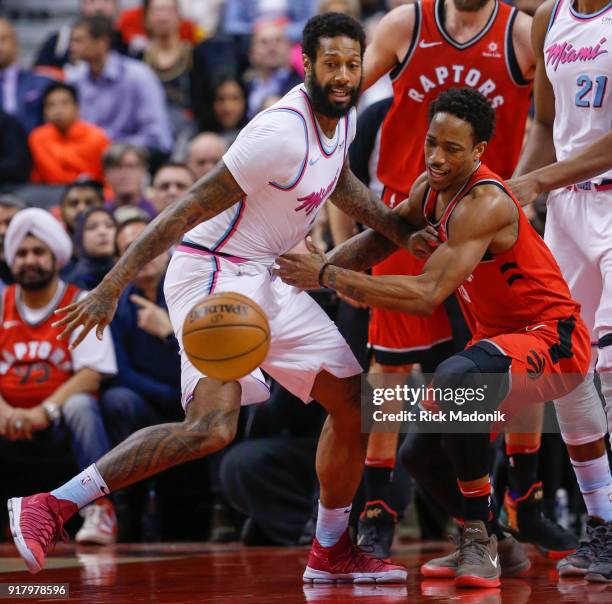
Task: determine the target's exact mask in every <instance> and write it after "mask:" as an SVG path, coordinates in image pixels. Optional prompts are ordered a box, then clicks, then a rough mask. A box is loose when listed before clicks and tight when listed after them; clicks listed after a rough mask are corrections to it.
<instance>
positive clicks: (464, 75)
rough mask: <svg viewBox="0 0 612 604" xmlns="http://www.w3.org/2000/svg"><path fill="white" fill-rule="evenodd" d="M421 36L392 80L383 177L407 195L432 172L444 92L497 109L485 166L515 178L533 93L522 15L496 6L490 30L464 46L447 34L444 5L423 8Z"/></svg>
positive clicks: (418, 24) (418, 17)
mask: <svg viewBox="0 0 612 604" xmlns="http://www.w3.org/2000/svg"><path fill="white" fill-rule="evenodd" d="M414 6H415V23H414V33H413V37H412V41H411V43H410V47H409V48H408V52H407V53H406V56H405V58H404V60H403V61H402V63H401V64H400V65H398V66H397V68H395V69H394V70H393V71H392V72H391V73H390V75H391V79H392V81H393V104H392V105H391V108H390V110H389V113H388V114H387V117H386V118H385V121H384V123H383V127H382V132H381V141H380V159H379V163H378V177H379V178H380V181H381V182H382V183H383V184H384V185H385V186H386V187H388V188H390V189H393V190H394V191H398V192H402V193H404V194H407V193H409V192H410V188H411V186H412V183H413V182H414V181H415V180H416V178H417V176H418V175H419V174H421V173H422V172H423V170H424V169H425V162H424V158H423V142H424V140H425V135H426V133H427V127H428V118H427V112H428V110H429V105H430V103H431V102H432V101H433V100H435V98H436V97H437V96H438V95H439V94H440V93H441V92H443V91H444V90H447V89H449V88H453V87H456V88H461V87H463V86H470V87H472V88H476V89H477V90H479V91H480V92H481V93H482V94H484V96H486V97H487V98H488V99H489V100H490V101H491V103H492V105H493V108H494V109H495V117H496V125H495V135H494V137H493V139H492V140H491V141H490V142H489V145H488V147H487V150H486V151H485V154H484V156H483V157H484V161H485V162H487V164H488V165H490V166H491V169H492V170H495V172H497V173H498V174H500V175H501V176H502V177H503V178H509V177H510V176H511V175H512V173H513V172H514V168H515V166H516V163H517V161H518V158H519V153H520V151H521V147H522V143H523V133H524V130H525V128H524V126H525V120H526V119H527V111H528V109H529V100H530V92H531V83H530V82H528V81H526V80H524V79H523V76H522V74H521V70H520V67H519V65H518V62H517V59H516V56H515V53H514V46H513V43H512V30H513V27H514V22H515V20H516V16H517V9H516V8H512V7H510V6H508V5H507V4H503V3H501V2H496V3H495V5H494V8H493V12H492V13H491V16H490V18H489V20H488V22H487V24H486V25H485V27H484V28H483V30H482V31H481V32H480V33H479V34H478V35H477V36H475V37H474V38H472V39H471V40H469V41H468V42H465V43H464V44H459V43H458V42H456V41H455V40H453V38H451V36H450V35H449V34H448V33H447V32H446V30H445V29H444V13H445V7H444V0H422V1H421V2H417V3H416V4H415V5H414Z"/></svg>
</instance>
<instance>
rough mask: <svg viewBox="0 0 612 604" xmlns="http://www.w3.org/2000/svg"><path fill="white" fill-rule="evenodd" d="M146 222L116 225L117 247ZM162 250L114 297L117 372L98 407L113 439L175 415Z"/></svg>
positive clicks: (175, 379)
mask: <svg viewBox="0 0 612 604" xmlns="http://www.w3.org/2000/svg"><path fill="white" fill-rule="evenodd" d="M146 224H147V223H146V222H144V221H142V220H139V219H132V220H129V221H127V222H125V223H124V224H122V225H121V226H120V227H119V229H118V231H117V237H116V241H117V252H118V254H119V255H121V254H123V252H124V251H125V250H126V249H127V248H128V246H129V245H130V244H131V243H132V242H133V241H134V239H136V238H137V237H138V236H139V235H140V233H142V231H143V230H144V229H145V227H146ZM169 259H170V258H169V255H168V254H167V253H164V254H163V255H161V256H158V257H157V258H155V259H154V260H152V261H151V262H149V264H147V265H146V266H145V267H144V268H143V269H142V270H141V271H140V273H138V275H137V276H136V278H135V279H134V280H133V282H132V283H131V284H130V285H128V287H127V289H126V290H125V291H124V292H123V294H122V296H121V298H120V299H119V305H118V307H117V312H116V313H115V317H114V319H113V321H112V323H111V332H112V336H113V341H114V343H115V350H116V353H117V365H118V367H119V372H118V373H117V376H116V377H115V381H114V385H113V387H111V388H109V389H108V390H106V392H105V393H104V394H103V395H102V400H101V404H102V409H103V413H104V418H105V421H106V425H107V428H108V431H109V434H110V436H111V439H112V440H113V442H115V443H117V442H121V441H122V440H124V439H125V438H127V437H128V436H129V435H130V434H132V432H135V431H136V430H139V429H140V428H144V427H145V426H150V425H154V424H160V423H164V422H168V421H180V420H181V419H182V418H183V410H182V408H181V403H180V401H181V372H180V357H179V355H178V342H177V341H176V338H175V337H174V332H173V330H172V325H171V323H170V317H169V316H168V311H167V307H166V301H165V298H164V292H163V281H164V279H163V277H164V273H165V271H166V267H167V265H168V261H169Z"/></svg>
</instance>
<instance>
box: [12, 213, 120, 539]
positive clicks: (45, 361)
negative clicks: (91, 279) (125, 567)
mask: <svg viewBox="0 0 612 604" xmlns="http://www.w3.org/2000/svg"><path fill="white" fill-rule="evenodd" d="M4 253H5V257H6V262H7V264H8V266H9V267H10V268H11V271H12V273H13V276H14V278H15V283H14V284H13V285H10V286H9V287H7V288H6V289H5V290H4V292H3V294H2V305H1V311H0V312H1V320H2V329H0V468H7V467H9V465H10V461H11V460H12V459H15V458H17V457H19V458H20V459H23V458H24V457H25V458H26V459H31V460H32V461H33V462H34V463H40V460H41V459H44V458H45V456H47V457H48V456H49V454H50V453H52V452H53V453H55V451H56V450H62V449H63V450H66V449H68V450H70V449H71V450H72V455H73V457H74V459H75V461H76V463H77V464H78V466H79V468H80V469H84V468H86V467H88V466H89V465H91V464H92V463H93V462H94V461H95V460H96V459H98V458H99V457H100V456H101V455H103V454H104V453H106V451H108V450H109V448H110V446H109V442H108V437H107V435H106V431H105V428H104V424H103V421H102V416H101V412H100V409H99V406H98V400H97V398H96V397H97V393H98V389H99V386H100V382H101V380H102V377H103V375H104V374H114V373H116V362H115V353H114V350H113V346H112V341H111V339H110V336H107V337H105V338H104V339H103V340H102V341H98V340H97V339H96V338H95V337H91V338H87V340H88V342H87V343H86V344H84V346H80V347H79V348H77V349H75V350H74V351H71V350H70V349H69V347H68V345H67V344H66V342H65V341H58V340H57V335H58V334H59V331H60V330H59V329H57V328H53V327H52V325H51V323H52V322H53V321H54V317H53V312H54V311H55V309H57V308H60V307H62V306H64V305H65V304H68V303H70V302H72V301H74V300H77V299H78V298H79V297H80V296H81V294H82V293H83V292H81V291H80V290H79V289H78V288H77V287H75V286H74V285H69V284H66V283H64V282H63V281H61V279H60V278H59V271H60V269H61V268H62V266H64V265H65V264H66V263H67V262H68V261H69V260H70V257H71V254H72V243H71V241H70V237H69V236H68V235H67V234H66V231H65V230H64V227H63V226H62V225H61V223H60V222H58V221H57V220H56V219H55V218H54V217H53V216H52V215H51V214H49V213H48V212H46V211H45V210H41V209H39V208H30V209H25V210H21V211H20V212H18V213H17V214H15V216H14V217H13V219H12V220H11V222H10V224H9V227H8V229H7V231H6V235H5V238H4ZM99 502H101V503H100V504H99V505H96V504H98V503H99ZM96 504H92V505H91V506H88V507H87V508H84V510H83V515H84V517H85V522H84V523H83V527H82V529H81V530H80V531H79V533H78V534H77V541H80V542H94V543H112V542H113V541H114V540H115V536H116V530H117V529H116V520H115V515H114V511H113V507H112V504H111V503H110V501H109V500H108V499H102V500H98V501H96Z"/></svg>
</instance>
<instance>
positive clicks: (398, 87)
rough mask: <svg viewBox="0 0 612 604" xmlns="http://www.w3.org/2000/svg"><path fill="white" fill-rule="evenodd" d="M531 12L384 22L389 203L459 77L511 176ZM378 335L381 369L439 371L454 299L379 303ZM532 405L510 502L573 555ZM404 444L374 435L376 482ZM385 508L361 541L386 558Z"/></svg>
mask: <svg viewBox="0 0 612 604" xmlns="http://www.w3.org/2000/svg"><path fill="white" fill-rule="evenodd" d="M531 21H532V19H531V17H529V16H528V15H526V14H524V13H521V12H520V11H518V10H516V9H515V8H512V7H510V6H508V5H507V4H503V3H500V2H496V1H495V0H446V1H445V0H421V1H420V2H417V3H415V4H412V5H407V6H400V7H399V8H397V9H395V10H393V11H391V12H390V13H389V14H388V15H387V16H386V17H385V18H384V19H383V20H382V21H381V23H380V25H379V27H378V29H377V30H376V32H375V35H374V39H373V41H372V43H371V44H370V45H369V46H368V48H367V50H366V55H365V78H364V81H365V86H366V87H367V86H369V85H370V84H371V83H373V82H374V81H376V80H377V79H378V78H379V77H380V76H382V75H383V74H385V73H387V72H389V74H390V76H391V79H392V82H393V90H394V95H393V103H392V106H391V109H390V110H389V114H388V115H387V118H386V120H385V122H384V124H383V128H382V133H381V142H380V160H379V164H378V177H379V179H380V180H381V181H382V183H383V184H384V186H385V192H384V195H383V200H384V201H385V202H386V203H388V204H389V205H391V206H392V207H393V206H396V205H397V204H398V203H400V202H401V201H402V200H403V199H405V198H406V197H407V196H408V191H410V187H411V186H412V184H413V183H414V181H415V179H416V178H417V176H418V175H419V174H420V173H421V172H422V171H423V169H424V165H425V164H424V159H423V150H422V144H421V141H422V140H423V137H424V136H425V132H426V131H427V124H428V120H427V110H428V107H429V104H430V102H431V101H433V99H435V98H436V96H437V95H438V94H439V93H440V92H441V91H443V90H446V89H448V88H450V87H452V86H464V85H467V86H470V87H473V88H476V89H478V90H479V91H480V92H481V93H483V94H484V96H486V97H487V98H488V99H490V100H491V102H492V104H493V108H494V109H495V113H496V121H497V127H496V133H495V136H494V137H493V139H492V140H491V142H490V144H489V146H488V148H487V150H486V152H485V156H484V161H485V162H486V163H487V165H489V166H490V167H491V169H492V170H494V171H495V172H496V173H497V174H499V175H500V176H502V178H509V177H510V176H511V175H512V174H513V172H514V168H515V166H516V163H517V161H518V157H519V153H520V150H521V146H522V142H523V133H524V126H525V121H526V117H527V111H528V107H529V99H530V92H531V80H532V78H533V74H534V69H535V56H534V53H533V51H532V48H531V41H530V28H531ZM423 264H424V262H423V261H422V260H419V259H418V258H416V257H415V256H414V255H412V254H410V253H409V252H408V251H406V250H400V251H399V252H397V253H395V254H393V255H392V256H390V257H389V258H387V259H386V260H385V261H383V262H382V263H380V264H379V265H377V266H375V267H374V268H373V274H376V275H385V274H413V275H415V274H419V273H420V272H421V271H422V268H423ZM369 341H370V344H371V346H372V350H373V357H374V361H375V363H374V364H373V365H372V371H374V372H383V373H391V372H402V373H408V372H409V369H410V368H409V367H408V366H407V365H406V364H410V363H416V362H418V363H420V364H421V367H422V369H423V371H425V372H432V371H433V369H435V367H436V365H437V364H438V363H439V362H440V361H441V360H443V359H445V358H446V357H448V356H449V355H450V354H451V353H452V352H453V347H452V342H451V326H450V321H449V319H448V316H447V314H446V310H445V308H444V306H440V307H438V308H437V309H436V310H435V312H434V314H433V315H432V316H431V317H417V316H409V315H407V314H405V313H399V312H395V311H389V310H386V309H372V313H371V322H370V331H369ZM531 413H532V415H533V416H534V417H533V418H532V420H531V422H532V425H533V432H531V433H522V434H509V435H507V438H506V451H507V453H508V455H509V456H510V462H511V468H510V471H509V492H510V493H511V495H512V496H514V499H515V500H519V501H515V500H513V499H512V497H509V498H508V499H507V504H508V508H510V507H512V508H513V509H512V510H510V512H512V513H509V517H510V518H511V519H512V521H513V522H512V528H513V529H514V530H515V531H516V532H517V533H518V534H519V536H520V537H521V538H522V539H525V540H529V541H532V542H535V543H537V544H538V545H539V546H540V547H541V548H542V549H543V550H544V551H546V552H556V555H564V554H565V553H567V552H568V551H571V550H572V549H574V548H575V547H576V546H577V542H576V540H575V538H573V537H572V536H571V535H570V534H569V533H567V532H565V531H561V530H560V529H559V528H558V527H557V526H555V525H554V524H552V523H549V522H547V521H546V519H545V517H544V516H543V514H542V512H541V503H540V502H541V499H538V496H539V495H541V489H539V486H538V483H537V461H538V450H539V446H540V432H539V430H540V425H541V419H540V418H541V410H538V411H535V410H531ZM522 425H523V426H524V425H525V423H524V422H523V424H522ZM523 429H524V428H523ZM396 449H397V436H395V435H393V434H373V435H372V436H371V437H370V441H369V443H368V454H367V460H366V470H365V476H366V485H367V484H368V482H367V479H368V478H369V477H370V476H371V475H372V474H377V475H380V474H383V472H384V467H385V466H386V467H387V468H393V466H394V462H395V452H396ZM419 457H420V459H423V457H422V456H419ZM376 466H383V468H380V467H376ZM411 469H413V468H411ZM387 473H388V474H390V470H389V469H388V470H387ZM383 478H384V477H383ZM382 480H383V479H382V478H380V477H379V478H378V481H375V480H374V479H371V480H370V481H369V482H370V483H374V484H377V483H381V482H382ZM381 492H382V490H381ZM366 496H367V498H368V499H369V500H370V501H373V502H374V501H379V500H381V499H384V497H381V496H380V495H378V494H374V493H368V494H367V495H366ZM371 507H378V508H382V509H381V510H374V509H372V510H371V509H369V508H371ZM385 507H386V506H384V504H381V503H372V504H371V505H370V504H366V509H365V510H364V513H363V514H362V523H361V525H360V529H361V530H360V535H359V541H358V542H359V543H361V544H367V545H370V546H373V547H374V551H375V552H376V553H377V554H379V555H380V554H381V553H382V554H383V557H384V555H385V554H386V555H387V556H388V555H389V548H390V545H391V542H392V537H393V532H392V529H390V528H389V527H390V526H391V527H392V522H391V521H390V518H391V516H392V514H391V511H389V510H385ZM387 507H388V506H387ZM368 512H370V513H371V515H373V513H374V512H377V515H376V516H375V519H374V520H368ZM384 519H386V520H387V522H383V520H384Z"/></svg>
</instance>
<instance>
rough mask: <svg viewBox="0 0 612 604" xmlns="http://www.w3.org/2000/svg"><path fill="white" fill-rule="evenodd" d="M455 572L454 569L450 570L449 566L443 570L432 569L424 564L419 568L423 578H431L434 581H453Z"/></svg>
mask: <svg viewBox="0 0 612 604" xmlns="http://www.w3.org/2000/svg"><path fill="white" fill-rule="evenodd" d="M456 572H457V569H456V568H452V567H449V566H447V567H446V568H443V567H438V568H434V567H431V566H426V565H425V564H423V566H421V574H422V575H423V576H424V577H431V578H434V579H454V578H455V573H456Z"/></svg>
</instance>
